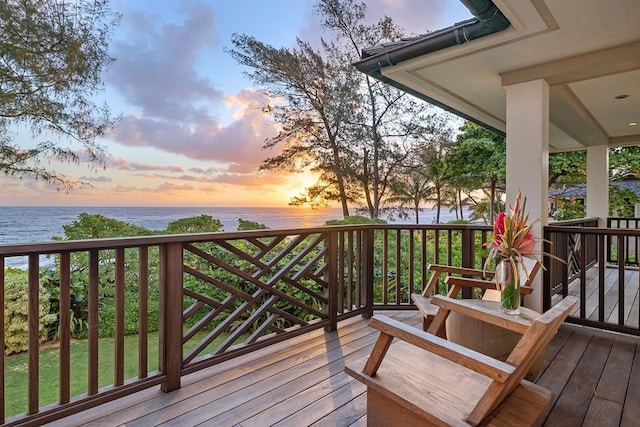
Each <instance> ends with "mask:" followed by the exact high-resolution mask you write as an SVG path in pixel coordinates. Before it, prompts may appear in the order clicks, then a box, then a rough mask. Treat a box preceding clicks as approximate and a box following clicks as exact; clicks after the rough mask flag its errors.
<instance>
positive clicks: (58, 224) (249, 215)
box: [0, 206, 468, 269]
mask: <svg viewBox="0 0 640 427" xmlns="http://www.w3.org/2000/svg"><path fill="white" fill-rule="evenodd" d="M83 212H86V213H89V214H99V215H103V216H106V217H109V218H114V219H117V220H120V221H123V222H128V223H131V224H135V225H139V226H142V227H145V228H148V229H150V230H164V229H165V228H167V225H168V224H169V223H170V222H171V221H175V220H178V219H181V218H188V217H192V216H198V215H211V216H212V217H214V218H217V219H218V220H220V222H221V223H222V225H223V227H224V231H236V230H237V229H238V219H239V218H242V219H245V220H249V221H255V222H258V223H260V224H264V225H266V226H267V227H269V228H308V227H318V226H321V225H324V224H325V222H326V221H328V220H331V219H341V218H342V210H341V209H340V208H325V209H310V208H292V207H283V208H246V207H242V208H232V207H224V208H212V207H42V206H33V207H32V206H0V245H12V244H14V245H15V244H21V243H39V242H47V241H51V240H52V238H53V237H54V236H59V237H64V230H63V228H62V226H63V225H64V224H70V223H72V222H73V221H74V220H77V219H78V215H80V214H81V213H83ZM354 213H355V212H354ZM465 215H467V217H468V213H466V214H465ZM435 218H436V211H435V209H425V210H423V211H422V212H420V223H422V224H431V223H434V222H435ZM451 219H455V216H454V215H453V214H451V213H449V212H448V211H447V210H442V211H441V219H440V221H441V222H447V221H449V220H451ZM388 221H389V222H393V223H415V219H414V217H413V216H412V215H410V216H409V217H408V218H404V219H398V218H392V219H388ZM51 265H53V261H52V259H50V258H47V257H46V256H44V255H43V256H41V257H40V266H41V267H45V268H46V267H49V266H51ZM5 266H7V267H14V268H21V269H26V268H27V257H9V258H6V259H5Z"/></svg>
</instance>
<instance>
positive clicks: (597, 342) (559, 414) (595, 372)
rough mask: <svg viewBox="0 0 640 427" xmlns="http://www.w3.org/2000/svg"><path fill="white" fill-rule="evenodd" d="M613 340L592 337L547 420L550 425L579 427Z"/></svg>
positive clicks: (596, 336)
mask: <svg viewBox="0 0 640 427" xmlns="http://www.w3.org/2000/svg"><path fill="white" fill-rule="evenodd" d="M611 346H612V340H607V339H606V338H604V337H601V336H598V335H593V336H591V339H590V341H589V345H588V346H587V348H586V350H585V352H584V354H583V355H582V357H581V358H580V361H579V362H578V365H577V366H576V369H575V371H574V372H573V374H572V375H571V378H570V380H569V382H568V383H567V385H566V387H565V388H564V390H563V391H562V394H561V395H560V397H559V398H558V399H557V400H556V403H555V405H554V407H553V409H552V410H551V413H550V414H549V417H548V418H547V421H546V425H550V426H555V425H557V426H581V425H582V423H583V420H584V416H585V409H586V408H588V407H589V404H590V403H591V399H592V398H593V394H594V390H595V388H596V386H597V384H598V380H599V379H600V376H601V374H602V371H603V369H604V366H605V364H606V362H607V357H608V356H609V353H610V351H611Z"/></svg>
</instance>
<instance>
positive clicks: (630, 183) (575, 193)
mask: <svg viewBox="0 0 640 427" xmlns="http://www.w3.org/2000/svg"><path fill="white" fill-rule="evenodd" d="M609 184H610V185H613V186H615V187H618V188H620V189H623V190H624V189H628V190H631V191H633V192H634V193H636V194H637V195H639V196H640V179H625V180H621V181H610V182H609ZM549 197H561V198H574V197H575V198H579V199H584V198H586V197H587V186H586V184H578V185H574V186H573V187H567V188H558V189H555V190H550V191H549Z"/></svg>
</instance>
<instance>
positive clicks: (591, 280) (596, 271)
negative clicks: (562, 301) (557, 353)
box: [543, 225, 640, 335]
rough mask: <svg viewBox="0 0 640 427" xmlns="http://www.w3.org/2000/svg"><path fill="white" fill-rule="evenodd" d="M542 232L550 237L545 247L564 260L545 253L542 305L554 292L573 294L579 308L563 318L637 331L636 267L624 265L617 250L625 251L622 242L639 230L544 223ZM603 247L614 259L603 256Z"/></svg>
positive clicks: (639, 313) (633, 237)
mask: <svg viewBox="0 0 640 427" xmlns="http://www.w3.org/2000/svg"><path fill="white" fill-rule="evenodd" d="M544 235H545V239H546V240H548V241H551V242H554V243H555V244H553V245H546V247H545V250H546V251H547V252H550V253H552V254H554V255H556V256H558V257H559V258H561V259H566V260H569V262H568V263H567V264H562V263H560V262H558V261H555V260H552V259H550V258H546V259H545V267H546V270H545V271H544V281H543V282H544V296H543V308H544V310H547V309H549V308H550V307H551V306H552V304H553V303H554V302H555V301H557V300H558V299H559V298H564V297H565V296H567V295H570V294H571V295H576V296H578V298H579V308H578V309H577V310H576V312H574V313H572V314H571V316H570V317H569V319H568V321H569V322H573V323H578V324H582V325H587V326H593V327H597V328H602V329H608V330H613V331H618V332H623V333H628V334H633V335H640V326H639V318H640V307H639V304H638V286H639V283H640V279H639V278H638V271H637V268H635V269H629V265H628V263H627V262H626V256H618V255H617V254H626V253H627V251H626V244H627V242H630V241H635V240H636V239H638V237H640V230H638V229H623V228H594V227H584V226H573V225H571V226H567V225H553V226H548V227H545V230H544ZM563 242H574V243H573V244H572V245H568V244H563ZM609 253H613V258H612V259H614V260H615V262H609V261H608V260H609V259H610V258H609V256H608V254H609Z"/></svg>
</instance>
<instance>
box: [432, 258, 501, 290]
mask: <svg viewBox="0 0 640 427" xmlns="http://www.w3.org/2000/svg"><path fill="white" fill-rule="evenodd" d="M427 269H428V270H431V271H433V274H432V275H431V278H430V279H429V282H428V283H427V286H426V287H425V288H424V290H423V291H422V294H421V295H422V296H423V297H429V296H430V295H431V294H432V293H434V289H435V288H436V285H437V284H438V280H439V279H440V276H441V275H442V274H447V275H450V274H459V275H463V276H475V277H487V278H492V277H493V272H489V271H487V272H484V271H482V270H476V269H474V268H466V267H454V266H451V265H441V264H429V265H428V266H427ZM435 293H437V292H435Z"/></svg>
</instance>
